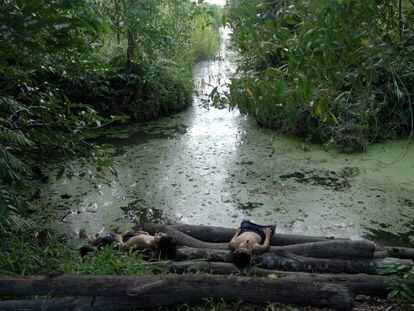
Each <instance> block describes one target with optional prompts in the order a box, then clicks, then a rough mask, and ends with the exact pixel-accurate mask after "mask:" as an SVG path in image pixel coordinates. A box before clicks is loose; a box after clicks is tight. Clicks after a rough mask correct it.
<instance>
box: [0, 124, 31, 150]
mask: <svg viewBox="0 0 414 311" xmlns="http://www.w3.org/2000/svg"><path fill="white" fill-rule="evenodd" d="M0 144H2V145H9V144H11V145H14V146H16V147H30V146H32V145H33V142H32V141H31V140H30V139H28V138H27V137H26V136H24V135H23V133H22V132H20V131H13V130H11V129H9V128H7V127H4V126H2V125H0Z"/></svg>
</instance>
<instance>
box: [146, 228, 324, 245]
mask: <svg viewBox="0 0 414 311" xmlns="http://www.w3.org/2000/svg"><path fill="white" fill-rule="evenodd" d="M170 226H171V227H173V228H174V229H176V230H178V231H181V232H183V233H185V234H187V235H189V236H191V237H193V238H196V239H198V240H200V241H204V242H210V243H228V242H229V241H230V240H231V238H232V237H233V236H234V233H235V232H236V229H231V228H224V227H213V226H202V225H186V224H179V225H178V224H177V225H170ZM160 228H163V225H156V224H145V225H144V226H143V228H142V229H143V230H145V231H148V232H149V233H151V234H154V233H155V232H157V231H159V230H160ZM329 239H332V238H329V237H328V238H327V237H318V236H306V235H292V234H282V233H275V234H274V235H273V236H272V238H271V240H270V245H273V246H282V245H293V244H301V243H310V242H320V241H326V240H329Z"/></svg>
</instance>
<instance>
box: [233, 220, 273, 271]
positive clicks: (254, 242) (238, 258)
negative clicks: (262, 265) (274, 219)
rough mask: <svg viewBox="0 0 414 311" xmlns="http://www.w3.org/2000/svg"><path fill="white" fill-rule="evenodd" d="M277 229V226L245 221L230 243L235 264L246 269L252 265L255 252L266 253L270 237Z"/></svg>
mask: <svg viewBox="0 0 414 311" xmlns="http://www.w3.org/2000/svg"><path fill="white" fill-rule="evenodd" d="M275 229H276V225H270V226H261V225H258V224H255V223H252V222H250V221H249V220H243V221H242V222H241V224H240V228H239V229H237V231H236V234H235V235H234V237H233V238H232V239H231V241H230V243H229V247H230V249H231V250H232V251H233V260H234V263H235V264H236V265H237V266H239V267H241V268H244V267H246V266H248V265H249V264H250V260H251V256H252V254H253V252H257V253H264V252H265V251H266V250H267V249H268V248H269V245H270V237H271V236H272V235H273V234H274V232H275Z"/></svg>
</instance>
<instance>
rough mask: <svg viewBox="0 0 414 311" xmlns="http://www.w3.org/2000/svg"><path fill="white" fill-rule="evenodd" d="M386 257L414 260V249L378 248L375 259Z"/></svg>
mask: <svg viewBox="0 0 414 311" xmlns="http://www.w3.org/2000/svg"><path fill="white" fill-rule="evenodd" d="M386 257H393V258H401V259H412V260H414V248H409V247H393V246H385V247H377V249H376V250H375V253H374V258H386Z"/></svg>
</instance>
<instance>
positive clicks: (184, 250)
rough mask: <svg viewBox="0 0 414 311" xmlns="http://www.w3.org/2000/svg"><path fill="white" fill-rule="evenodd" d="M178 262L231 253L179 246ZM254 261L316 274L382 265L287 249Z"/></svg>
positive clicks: (221, 258) (226, 258) (222, 258)
mask: <svg viewBox="0 0 414 311" xmlns="http://www.w3.org/2000/svg"><path fill="white" fill-rule="evenodd" d="M175 259H176V260H177V261H188V260H197V259H198V260H207V261H213V262H233V253H232V252H231V251H226V250H215V249H203V248H190V247H179V248H177V250H176V257H175ZM253 261H254V264H256V265H258V267H260V268H264V269H277V270H286V271H302V272H319V273H351V274H356V273H367V274H376V273H378V272H379V270H380V269H381V268H382V267H383V264H384V261H383V260H381V259H372V260H368V259H337V258H329V259H328V258H313V257H302V256H298V255H295V254H292V253H289V252H285V251H283V252H280V253H279V254H275V253H264V254H259V255H255V256H254V257H253ZM400 262H401V263H405V264H412V261H411V260H403V259H400Z"/></svg>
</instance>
